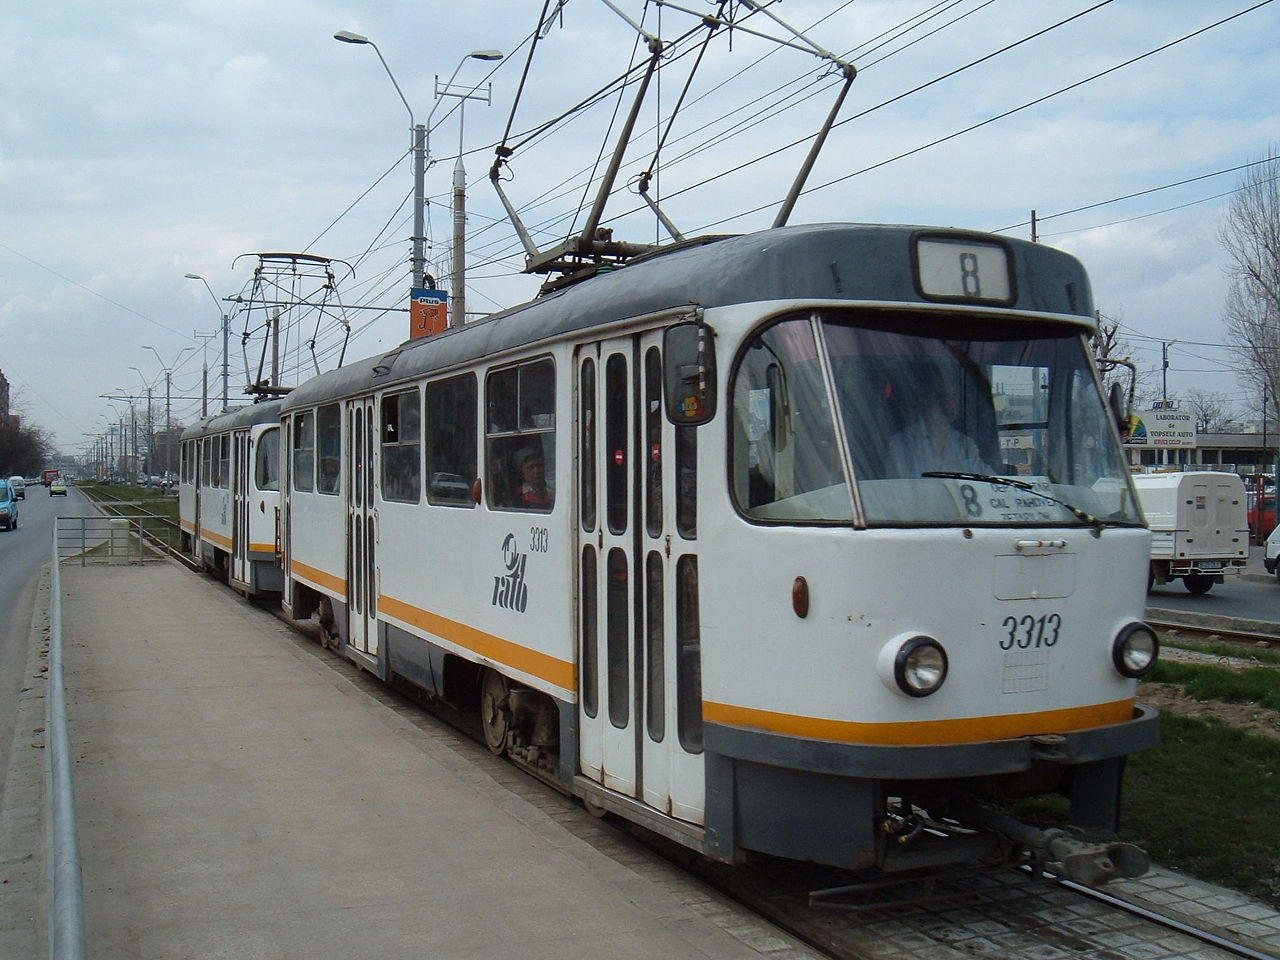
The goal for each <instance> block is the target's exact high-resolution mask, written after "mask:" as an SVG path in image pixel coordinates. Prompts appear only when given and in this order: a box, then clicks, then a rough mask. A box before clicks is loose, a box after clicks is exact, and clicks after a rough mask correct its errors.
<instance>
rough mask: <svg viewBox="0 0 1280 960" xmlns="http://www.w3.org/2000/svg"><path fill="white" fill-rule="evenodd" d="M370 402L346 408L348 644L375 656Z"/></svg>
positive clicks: (374, 521)
mask: <svg viewBox="0 0 1280 960" xmlns="http://www.w3.org/2000/svg"><path fill="white" fill-rule="evenodd" d="M374 407H375V402H374V400H373V398H372V397H366V398H364V399H361V400H352V401H349V402H348V403H347V447H346V453H347V480H348V482H347V615H348V617H349V618H350V619H349V625H350V633H349V635H348V640H347V644H348V646H350V647H351V648H352V649H353V650H355V651H357V652H359V653H363V654H366V655H368V656H370V657H376V656H377V655H378V622H377V618H378V576H377V569H378V568H377V562H376V561H377V542H378V512H377V510H376V509H375V507H374V499H373V493H374V478H375V476H376V475H377V469H376V466H375V462H374V450H375V448H376V442H375V441H376V440H377V429H376V428H375V427H374V419H375V414H376V411H375V409H374Z"/></svg>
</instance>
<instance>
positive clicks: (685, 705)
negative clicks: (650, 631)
mask: <svg viewBox="0 0 1280 960" xmlns="http://www.w3.org/2000/svg"><path fill="white" fill-rule="evenodd" d="M701 637H702V633H701V625H700V622H699V618H698V558H697V557H696V556H694V555H693V554H686V555H685V556H683V557H681V558H680V559H679V560H678V561H677V562H676V643H677V644H678V646H677V650H676V728H677V730H678V732H679V734H680V745H681V746H682V747H684V749H685V750H687V751H689V752H690V753H701V752H702V639H701Z"/></svg>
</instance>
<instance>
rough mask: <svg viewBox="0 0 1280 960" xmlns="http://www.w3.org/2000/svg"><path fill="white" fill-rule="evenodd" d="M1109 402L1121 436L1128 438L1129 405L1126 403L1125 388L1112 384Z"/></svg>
mask: <svg viewBox="0 0 1280 960" xmlns="http://www.w3.org/2000/svg"><path fill="white" fill-rule="evenodd" d="M1107 401H1108V404H1109V405H1110V407H1111V416H1112V417H1113V418H1114V419H1115V421H1116V426H1117V427H1118V428H1119V429H1120V436H1122V437H1125V436H1128V434H1129V404H1128V403H1127V402H1126V401H1125V396H1124V387H1122V386H1121V385H1120V384H1118V383H1113V384H1111V393H1110V396H1109V397H1108V398H1107Z"/></svg>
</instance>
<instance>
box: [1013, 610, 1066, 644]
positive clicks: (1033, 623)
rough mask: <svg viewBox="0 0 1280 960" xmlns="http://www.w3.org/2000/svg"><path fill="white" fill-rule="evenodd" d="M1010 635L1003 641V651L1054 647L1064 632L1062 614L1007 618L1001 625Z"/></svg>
mask: <svg viewBox="0 0 1280 960" xmlns="http://www.w3.org/2000/svg"><path fill="white" fill-rule="evenodd" d="M1001 626H1003V627H1004V628H1005V630H1007V631H1008V634H1007V635H1006V636H1005V637H1004V638H1003V639H1001V641H1000V649H1001V650H1012V649H1013V648H1014V647H1017V648H1018V649H1019V650H1027V649H1030V648H1032V647H1035V648H1039V647H1052V646H1053V645H1054V644H1055V643H1057V642H1058V634H1059V633H1060V632H1061V630H1062V614H1060V613H1046V614H1044V615H1043V616H1039V617H1033V616H1031V615H1030V614H1027V615H1026V616H1023V617H1005V618H1004V623H1002V624H1001Z"/></svg>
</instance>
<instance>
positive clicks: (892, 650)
mask: <svg viewBox="0 0 1280 960" xmlns="http://www.w3.org/2000/svg"><path fill="white" fill-rule="evenodd" d="M876 666H877V668H878V672H879V674H880V679H881V680H882V681H883V682H884V683H885V685H886V686H888V687H889V688H890V689H893V690H897V691H898V692H899V693H905V694H906V695H907V696H908V697H927V696H929V694H931V693H936V692H937V690H938V688H939V687H941V686H942V684H943V682H944V681H945V680H946V679H947V651H946V650H944V649H943V648H942V644H941V643H939V642H938V641H937V640H935V639H933V637H926V636H924V635H923V634H908V635H907V636H905V637H897V638H895V639H893V640H890V641H889V642H888V643H886V644H885V645H884V647H882V648H881V650H880V656H879V658H878V662H877V664H876Z"/></svg>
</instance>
